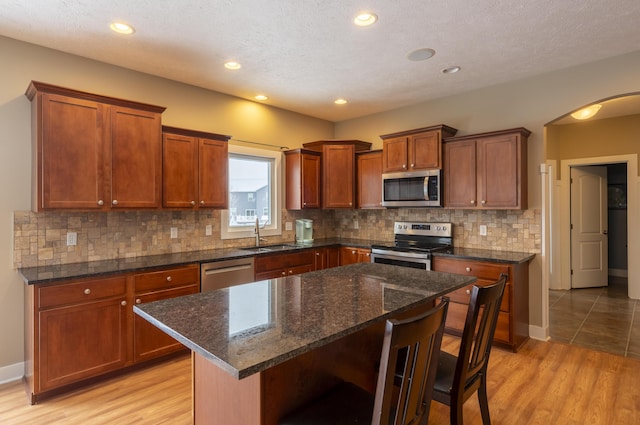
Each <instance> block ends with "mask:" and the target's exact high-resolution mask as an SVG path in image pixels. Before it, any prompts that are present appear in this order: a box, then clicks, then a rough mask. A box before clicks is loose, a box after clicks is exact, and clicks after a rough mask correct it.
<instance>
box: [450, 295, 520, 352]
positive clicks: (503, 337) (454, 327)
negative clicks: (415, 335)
mask: <svg viewBox="0 0 640 425" xmlns="http://www.w3.org/2000/svg"><path fill="white" fill-rule="evenodd" d="M468 308H469V306H467V305H465V304H458V303H454V302H451V303H449V309H448V310H447V319H446V323H445V328H446V330H447V331H448V332H450V333H453V334H456V335H460V334H462V330H463V329H464V321H465V319H466V318H467V309H468ZM509 323H510V317H509V313H507V312H504V311H501V312H500V313H498V323H497V324H496V332H495V334H494V337H493V339H494V340H495V341H499V342H503V343H507V344H509V343H510V341H511V339H510V337H509V335H510V331H509Z"/></svg>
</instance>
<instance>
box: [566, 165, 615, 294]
mask: <svg viewBox="0 0 640 425" xmlns="http://www.w3.org/2000/svg"><path fill="white" fill-rule="evenodd" d="M607 246H608V241H607V167H602V166H586V167H571V287H572V288H592V287H597V286H607V284H608V276H607V275H608V267H609V266H608V257H607V255H608V252H607V251H608V249H607Z"/></svg>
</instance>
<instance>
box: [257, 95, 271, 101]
mask: <svg viewBox="0 0 640 425" xmlns="http://www.w3.org/2000/svg"><path fill="white" fill-rule="evenodd" d="M254 99H255V100H267V99H269V98H268V97H267V96H265V95H263V94H257V95H256V96H255V97H254Z"/></svg>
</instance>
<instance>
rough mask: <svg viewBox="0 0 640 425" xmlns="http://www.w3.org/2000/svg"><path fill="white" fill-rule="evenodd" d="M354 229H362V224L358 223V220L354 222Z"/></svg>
mask: <svg viewBox="0 0 640 425" xmlns="http://www.w3.org/2000/svg"><path fill="white" fill-rule="evenodd" d="M353 228H354V229H359V228H360V223H358V220H353Z"/></svg>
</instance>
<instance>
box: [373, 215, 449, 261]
mask: <svg viewBox="0 0 640 425" xmlns="http://www.w3.org/2000/svg"><path fill="white" fill-rule="evenodd" d="M393 234H394V241H393V243H392V244H391V243H390V244H389V245H373V246H372V247H371V262H372V263H380V264H393V265H396V266H403V267H413V268H416V269H423V270H431V253H432V252H434V251H442V250H447V249H451V248H452V247H453V237H452V235H453V225H452V224H451V223H414V222H406V221H396V222H395V224H394V226H393Z"/></svg>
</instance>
